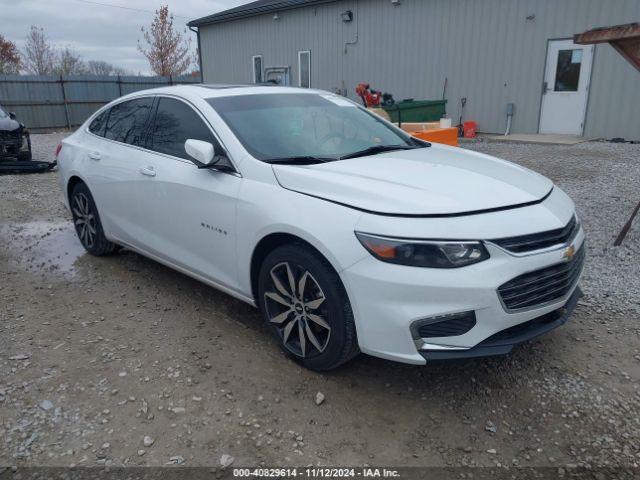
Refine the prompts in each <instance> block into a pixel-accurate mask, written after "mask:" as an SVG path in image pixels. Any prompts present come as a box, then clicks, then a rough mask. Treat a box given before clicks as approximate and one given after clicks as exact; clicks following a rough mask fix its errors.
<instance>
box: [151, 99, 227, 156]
mask: <svg viewBox="0 0 640 480" xmlns="http://www.w3.org/2000/svg"><path fill="white" fill-rule="evenodd" d="M190 138H193V139H195V140H202V141H204V142H209V143H212V144H213V146H214V148H215V149H216V152H219V151H220V148H219V146H218V142H217V141H216V139H215V137H214V136H213V134H212V133H211V130H209V127H207V125H206V124H205V123H204V121H203V120H202V118H200V116H199V115H198V114H197V113H196V111H195V110H194V109H193V108H191V107H190V106H189V105H187V104H186V103H184V102H181V101H180V100H175V99H173V98H160V102H159V103H158V110H157V112H156V118H155V122H154V126H153V135H152V138H151V149H152V150H155V151H156V152H160V153H166V154H167V155H172V156H174V157H179V158H184V159H187V160H190V157H189V156H188V155H187V153H186V152H185V150H184V142H186V141H187V140H188V139H190Z"/></svg>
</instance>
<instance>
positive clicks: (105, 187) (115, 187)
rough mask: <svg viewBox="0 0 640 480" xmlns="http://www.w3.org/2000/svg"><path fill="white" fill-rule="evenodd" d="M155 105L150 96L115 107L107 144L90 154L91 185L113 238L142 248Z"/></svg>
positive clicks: (109, 115)
mask: <svg viewBox="0 0 640 480" xmlns="http://www.w3.org/2000/svg"><path fill="white" fill-rule="evenodd" d="M152 105H153V97H151V96H149V97H141V98H136V99H133V100H128V101H125V102H121V103H118V104H116V105H114V106H113V107H111V109H110V110H108V111H107V115H106V121H105V125H104V131H103V132H102V136H103V140H102V141H100V142H94V143H93V146H94V147H95V148H92V149H91V150H90V151H89V152H88V153H87V155H88V161H89V162H90V164H91V167H90V168H89V175H88V177H89V183H90V187H91V190H92V193H93V195H94V198H95V199H96V203H97V205H98V209H99V212H100V217H101V219H102V221H103V222H104V226H105V229H106V231H107V232H108V233H109V235H110V236H111V237H113V238H115V239H116V240H122V241H123V242H126V243H133V244H139V243H140V242H142V241H143V240H144V236H145V235H146V229H145V224H144V214H143V211H142V209H141V208H140V205H139V204H138V203H137V200H138V198H137V190H138V189H139V188H140V183H141V182H144V181H146V180H147V178H148V177H146V176H145V175H142V174H141V170H142V168H143V166H144V165H145V164H146V163H145V156H147V155H149V153H148V152H145V151H144V149H143V148H142V147H143V146H144V142H145V135H146V130H147V127H148V121H149V119H150V117H151V115H150V113H151V107H152ZM89 130H90V131H91V127H89ZM92 133H93V132H92Z"/></svg>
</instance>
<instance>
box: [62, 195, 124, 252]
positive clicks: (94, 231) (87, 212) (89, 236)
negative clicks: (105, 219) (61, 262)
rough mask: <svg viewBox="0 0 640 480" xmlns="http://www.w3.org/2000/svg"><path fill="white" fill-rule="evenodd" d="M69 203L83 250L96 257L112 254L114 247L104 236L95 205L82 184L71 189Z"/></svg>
mask: <svg viewBox="0 0 640 480" xmlns="http://www.w3.org/2000/svg"><path fill="white" fill-rule="evenodd" d="M69 203H70V205H71V215H72V216H73V224H74V226H75V229H76V233H77V234H78V238H79V239H80V242H81V243H82V246H83V247H84V248H85V250H86V251H87V252H89V253H90V254H92V255H96V256H98V257H100V256H102V255H108V254H110V253H112V252H113V251H114V250H115V249H116V245H115V244H114V243H111V242H110V241H109V240H107V238H106V237H105V236H104V230H103V229H102V223H101V222H100V215H99V214H98V209H97V207H96V203H95V202H94V200H93V197H92V196H91V192H90V191H89V188H88V187H87V186H86V185H85V184H84V183H78V184H77V185H76V186H75V187H74V188H73V192H71V198H70V199H69Z"/></svg>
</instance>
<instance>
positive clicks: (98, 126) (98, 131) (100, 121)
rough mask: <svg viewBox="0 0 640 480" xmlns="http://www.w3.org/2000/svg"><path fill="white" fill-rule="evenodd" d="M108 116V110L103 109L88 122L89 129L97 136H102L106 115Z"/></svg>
mask: <svg viewBox="0 0 640 480" xmlns="http://www.w3.org/2000/svg"><path fill="white" fill-rule="evenodd" d="M108 116H109V110H105V111H104V112H102V113H101V114H100V115H98V116H97V117H96V118H94V119H93V120H92V121H91V123H90V124H89V131H90V132H91V133H93V134H94V135H98V136H99V137H104V129H105V127H106V126H107V117H108Z"/></svg>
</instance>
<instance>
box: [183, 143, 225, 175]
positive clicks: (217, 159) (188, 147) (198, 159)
mask: <svg viewBox="0 0 640 480" xmlns="http://www.w3.org/2000/svg"><path fill="white" fill-rule="evenodd" d="M184 150H185V152H187V154H188V155H189V156H190V157H191V158H192V159H193V163H195V164H196V165H197V166H198V168H210V169H212V170H219V171H221V172H232V171H234V168H233V165H232V163H231V161H230V160H229V159H228V158H227V157H226V156H225V154H224V153H223V154H222V155H216V152H215V147H214V146H213V145H212V144H211V143H209V142H203V141H202V140H196V139H193V138H190V139H188V140H187V141H186V142H184Z"/></svg>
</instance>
